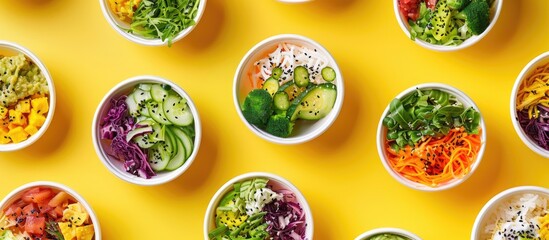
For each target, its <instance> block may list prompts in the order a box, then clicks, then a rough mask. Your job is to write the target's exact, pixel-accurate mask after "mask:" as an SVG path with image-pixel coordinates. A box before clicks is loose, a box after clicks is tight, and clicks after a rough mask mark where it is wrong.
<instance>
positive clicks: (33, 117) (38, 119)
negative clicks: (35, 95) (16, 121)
mask: <svg viewBox="0 0 549 240" xmlns="http://www.w3.org/2000/svg"><path fill="white" fill-rule="evenodd" d="M45 121H46V117H44V115H42V114H39V113H38V112H37V111H36V109H34V108H33V109H32V110H31V113H30V114H29V125H33V126H35V127H37V128H39V127H41V126H42V125H44V122H45Z"/></svg>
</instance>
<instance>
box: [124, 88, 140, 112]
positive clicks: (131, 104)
mask: <svg viewBox="0 0 549 240" xmlns="http://www.w3.org/2000/svg"><path fill="white" fill-rule="evenodd" d="M133 94H134V93H131V94H130V95H128V97H126V101H125V102H126V105H128V112H129V113H130V115H131V116H133V117H136V116H138V115H139V104H137V102H136V101H135V99H134V98H133Z"/></svg>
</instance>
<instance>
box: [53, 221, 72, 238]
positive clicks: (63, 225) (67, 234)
mask: <svg viewBox="0 0 549 240" xmlns="http://www.w3.org/2000/svg"><path fill="white" fill-rule="evenodd" d="M57 225H59V229H61V234H63V238H65V239H67V240H72V239H74V238H75V237H76V229H75V228H74V226H73V225H72V224H71V223H70V222H60V223H57Z"/></svg>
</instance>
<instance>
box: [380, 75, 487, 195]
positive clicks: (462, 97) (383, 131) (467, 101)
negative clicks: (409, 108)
mask: <svg viewBox="0 0 549 240" xmlns="http://www.w3.org/2000/svg"><path fill="white" fill-rule="evenodd" d="M418 89H419V90H428V89H438V90H442V91H445V92H448V93H450V94H451V95H453V96H455V97H456V99H457V100H458V101H459V102H461V103H463V105H464V106H465V107H473V109H475V110H476V111H478V112H479V113H480V110H479V108H478V107H477V105H476V104H475V102H474V101H473V100H472V99H471V98H470V97H469V96H467V95H466V94H465V93H463V92H462V91H460V90H459V89H457V88H454V87H452V86H450V85H447V84H442V83H425V84H419V85H416V86H413V87H410V88H408V89H406V90H404V91H402V92H401V93H400V94H398V95H397V96H396V97H395V98H399V99H401V98H402V97H404V96H406V95H408V94H410V93H412V92H415V91H417V90H418ZM388 113H389V105H387V107H386V108H385V111H384V112H383V114H382V115H381V119H380V120H379V124H378V128H377V150H378V154H379V156H380V159H381V163H382V164H383V166H384V167H385V169H386V170H387V172H388V173H389V174H390V175H391V176H392V177H393V178H394V179H396V180H397V181H398V182H400V183H401V184H403V185H405V186H407V187H410V188H412V189H417V190H421V191H440V190H446V189H450V188H452V187H455V186H457V185H459V184H461V183H463V182H464V181H465V180H467V179H468V178H469V177H470V176H471V175H472V174H473V173H474V172H475V170H476V169H477V168H478V166H479V165H480V162H481V160H482V156H483V155H484V151H485V149H486V125H485V123H484V118H483V117H482V114H481V117H480V124H479V127H480V128H481V129H482V131H481V136H480V139H481V147H480V150H479V152H478V153H477V158H476V159H475V161H474V162H473V163H472V164H471V167H470V169H469V172H468V173H467V174H466V175H465V176H462V177H460V178H454V179H452V180H450V181H448V182H445V183H441V184H439V185H437V186H428V185H425V184H422V183H418V182H415V181H412V180H410V179H408V178H406V177H404V176H402V175H401V174H400V173H398V172H397V171H395V170H394V169H393V168H392V167H391V165H390V163H389V162H388V156H387V152H386V150H385V148H384V146H385V141H386V136H387V128H386V127H385V126H384V125H383V119H384V118H385V116H387V114H388Z"/></svg>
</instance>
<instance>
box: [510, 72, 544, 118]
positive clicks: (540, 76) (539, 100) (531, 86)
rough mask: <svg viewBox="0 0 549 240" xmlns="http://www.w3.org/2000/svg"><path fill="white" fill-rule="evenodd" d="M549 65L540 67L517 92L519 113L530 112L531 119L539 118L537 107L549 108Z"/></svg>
mask: <svg viewBox="0 0 549 240" xmlns="http://www.w3.org/2000/svg"><path fill="white" fill-rule="evenodd" d="M548 93H549V63H546V64H544V65H541V66H538V67H537V68H536V69H535V70H534V72H533V73H532V74H530V75H528V76H527V77H526V78H525V79H524V80H523V81H522V82H521V84H520V86H519V89H518V92H517V103H516V107H517V110H518V111H522V110H524V109H527V110H528V117H529V118H537V116H538V114H539V110H538V109H537V105H538V104H541V105H543V106H545V107H549V97H547V96H548V95H547V94H548Z"/></svg>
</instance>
